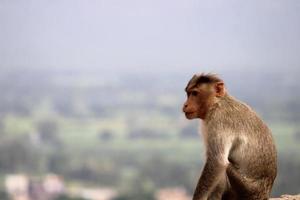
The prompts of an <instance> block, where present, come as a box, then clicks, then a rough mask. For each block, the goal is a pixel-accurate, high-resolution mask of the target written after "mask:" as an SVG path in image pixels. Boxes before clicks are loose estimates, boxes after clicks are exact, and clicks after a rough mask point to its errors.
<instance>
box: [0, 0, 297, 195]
mask: <svg viewBox="0 0 300 200" xmlns="http://www.w3.org/2000/svg"><path fill="white" fill-rule="evenodd" d="M299 10H300V1H298V0H284V1H283V0H263V1H261V0H245V1H238V0H227V1H225V0H185V1H182V0H126V1H125V0H86V1H83V0H0V91H1V95H0V199H1V200H7V199H13V200H75V199H76V200H84V199H91V200H170V199H173V200H188V199H191V195H192V192H193V190H194V187H195V185H196V183H197V180H198V177H199V175H200V173H201V170H202V166H203V155H204V152H203V143H202V141H201V140H202V138H201V137H200V136H199V134H198V123H199V121H197V120H194V121H188V120H186V119H185V118H184V116H183V114H182V112H181V107H182V104H183V102H184V100H185V93H184V88H185V86H186V84H187V82H188V80H189V79H190V78H191V77H192V75H193V74H195V73H200V72H214V73H217V74H219V75H220V76H221V77H222V78H223V79H224V81H225V83H226V85H227V87H228V91H229V92H230V93H231V95H233V96H235V97H237V98H239V99H240V100H242V101H245V102H247V103H248V104H249V105H251V106H252V107H253V108H254V109H255V110H256V111H257V112H258V113H259V115H260V116H261V117H262V118H263V119H264V120H265V121H266V122H267V124H268V125H269V126H270V128H271V129H272V131H273V135H274V138H275V141H276V145H277V148H278V157H279V160H278V164H279V171H278V176H277V179H276V183H275V185H274V188H273V193H272V196H278V195H280V194H285V193H288V194H297V193H300V173H299V169H300V145H299V144H300V129H299V128H300V125H299V122H300V85H299V75H300V73H299V72H300V55H299V52H300V37H299V36H300V26H299V24H300V12H299Z"/></svg>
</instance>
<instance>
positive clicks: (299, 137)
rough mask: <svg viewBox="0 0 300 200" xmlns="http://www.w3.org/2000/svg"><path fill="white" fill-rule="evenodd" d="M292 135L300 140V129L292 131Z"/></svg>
mask: <svg viewBox="0 0 300 200" xmlns="http://www.w3.org/2000/svg"><path fill="white" fill-rule="evenodd" d="M294 137H295V139H296V140H299V141H300V131H297V132H296V133H294Z"/></svg>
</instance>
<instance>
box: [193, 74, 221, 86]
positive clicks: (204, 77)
mask: <svg viewBox="0 0 300 200" xmlns="http://www.w3.org/2000/svg"><path fill="white" fill-rule="evenodd" d="M217 82H223V81H222V79H220V78H219V77H218V75H217V74H212V73H208V74H204V73H202V74H200V75H199V76H198V78H197V84H200V83H217Z"/></svg>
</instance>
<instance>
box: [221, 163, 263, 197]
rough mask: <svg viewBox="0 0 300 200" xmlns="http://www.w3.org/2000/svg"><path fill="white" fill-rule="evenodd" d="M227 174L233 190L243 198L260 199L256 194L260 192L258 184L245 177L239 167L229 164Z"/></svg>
mask: <svg viewBox="0 0 300 200" xmlns="http://www.w3.org/2000/svg"><path fill="white" fill-rule="evenodd" d="M226 174H227V177H228V180H229V183H230V185H231V188H232V190H233V191H235V192H236V193H237V195H238V199H241V200H244V199H245V200H259V199H257V198H256V197H255V196H256V194H257V193H258V192H259V188H258V184H257V183H256V182H253V181H250V180H248V179H247V178H246V177H244V176H243V175H242V174H241V173H240V172H239V171H238V169H237V168H235V167H234V166H233V165H232V164H229V165H228V167H227V169H226Z"/></svg>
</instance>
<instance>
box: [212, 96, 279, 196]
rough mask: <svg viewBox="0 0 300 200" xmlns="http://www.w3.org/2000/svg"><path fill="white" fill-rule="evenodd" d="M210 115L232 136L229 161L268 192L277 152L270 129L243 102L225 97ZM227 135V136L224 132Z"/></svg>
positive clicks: (273, 173) (274, 175)
mask: <svg viewBox="0 0 300 200" xmlns="http://www.w3.org/2000/svg"><path fill="white" fill-rule="evenodd" d="M214 109H215V111H214V112H212V113H214V114H212V116H210V117H215V120H216V121H219V122H220V123H221V124H219V125H220V126H221V127H222V128H223V129H224V132H228V131H229V132H230V134H232V135H233V136H234V138H233V143H232V148H231V150H230V152H229V155H228V160H229V162H230V163H232V165H233V166H235V167H236V168H237V169H238V170H239V171H240V173H241V174H243V176H244V177H245V178H246V179H249V180H250V181H251V180H253V181H256V182H261V184H260V186H261V187H263V188H264V189H263V188H262V189H263V190H264V191H268V190H271V187H272V185H273V182H274V180H275V177H276V174H277V153H276V148H275V145H274V141H273V138H272V135H271V131H270V129H269V128H268V127H267V125H266V124H265V123H264V122H263V121H262V120H261V119H260V117H259V116H258V115H257V114H256V113H255V112H254V111H253V110H252V109H251V108H250V107H249V106H248V105H246V104H245V103H242V102H240V101H238V100H236V99H234V98H233V97H230V96H226V97H224V98H223V99H222V100H220V101H219V102H218V105H217V106H216V108H214ZM225 134H226V133H225Z"/></svg>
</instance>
